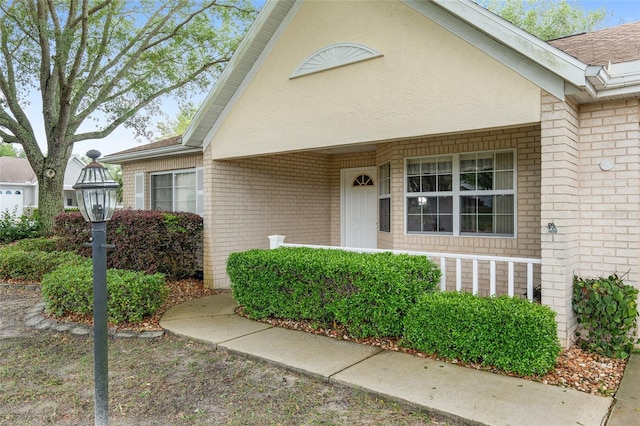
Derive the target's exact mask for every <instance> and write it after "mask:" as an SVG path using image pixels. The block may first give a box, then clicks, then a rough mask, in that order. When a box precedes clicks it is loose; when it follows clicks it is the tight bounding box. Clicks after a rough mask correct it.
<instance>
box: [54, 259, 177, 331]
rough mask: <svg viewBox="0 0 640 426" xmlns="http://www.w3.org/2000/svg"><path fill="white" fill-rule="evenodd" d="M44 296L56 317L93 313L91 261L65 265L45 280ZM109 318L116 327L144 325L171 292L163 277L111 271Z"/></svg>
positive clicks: (109, 278)
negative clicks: (121, 324)
mask: <svg viewBox="0 0 640 426" xmlns="http://www.w3.org/2000/svg"><path fill="white" fill-rule="evenodd" d="M41 291H42V296H43V298H44V301H45V304H46V310H47V312H49V313H51V314H53V315H58V316H60V315H64V314H65V313H69V312H73V313H77V314H84V315H88V314H92V313H93V266H92V262H91V260H89V259H86V260H84V261H83V262H81V263H80V264H75V265H63V266H60V267H59V268H58V269H56V270H55V271H53V272H51V273H50V274H47V275H45V276H44V277H43V278H42V284H41ZM107 292H108V299H107V315H108V318H109V321H110V322H112V323H115V324H118V323H123V322H140V321H142V318H143V317H144V316H146V315H151V314H153V313H154V312H156V311H157V310H158V309H159V308H160V307H161V306H162V304H163V303H164V301H165V299H166V297H167V295H168V293H169V288H168V286H167V284H166V282H165V279H164V276H163V275H162V274H153V275H146V274H144V273H142V272H136V271H125V270H118V269H108V270H107Z"/></svg>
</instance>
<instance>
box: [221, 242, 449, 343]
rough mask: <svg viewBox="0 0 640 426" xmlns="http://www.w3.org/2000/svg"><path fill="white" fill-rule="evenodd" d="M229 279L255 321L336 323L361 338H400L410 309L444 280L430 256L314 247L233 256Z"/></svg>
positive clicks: (255, 251) (238, 297) (230, 258)
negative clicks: (269, 319) (286, 319)
mask: <svg viewBox="0 0 640 426" xmlns="http://www.w3.org/2000/svg"><path fill="white" fill-rule="evenodd" d="M227 273H228V274H229V277H230V278H231V288H232V289H233V294H234V297H235V299H236V300H237V301H238V302H239V303H240V304H241V305H242V306H243V307H244V309H245V312H246V313H247V314H248V315H250V316H251V317H253V318H266V317H270V316H272V317H278V318H293V319H308V320H314V321H320V322H330V321H338V322H340V323H341V324H343V325H344V326H345V327H346V328H347V330H348V331H349V333H350V334H352V335H354V336H361V337H364V336H400V335H401V333H402V319H403V317H404V316H405V315H406V313H407V311H408V309H409V308H410V306H411V305H412V304H413V303H415V300H416V299H417V297H418V296H419V295H421V294H423V293H424V292H428V291H434V290H435V288H436V284H437V282H438V281H439V279H440V271H439V269H438V268H437V266H436V265H435V264H434V263H433V262H431V261H430V260H429V259H427V258H426V257H421V256H408V255H393V254H391V253H378V254H362V253H354V252H347V251H342V250H318V249H310V248H280V249H277V250H250V251H246V252H243V253H232V254H231V255H230V256H229V260H228V262H227Z"/></svg>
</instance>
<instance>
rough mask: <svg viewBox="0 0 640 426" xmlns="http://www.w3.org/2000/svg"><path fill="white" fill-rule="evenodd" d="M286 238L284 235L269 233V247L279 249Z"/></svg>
mask: <svg viewBox="0 0 640 426" xmlns="http://www.w3.org/2000/svg"><path fill="white" fill-rule="evenodd" d="M285 238H286V237H285V236H284V235H269V248H270V249H277V248H278V247H280V246H281V245H282V243H284V239H285Z"/></svg>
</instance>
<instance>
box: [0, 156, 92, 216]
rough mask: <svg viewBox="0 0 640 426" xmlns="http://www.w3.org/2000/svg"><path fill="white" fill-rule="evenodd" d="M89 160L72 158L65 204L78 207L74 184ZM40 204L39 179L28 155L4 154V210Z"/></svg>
mask: <svg viewBox="0 0 640 426" xmlns="http://www.w3.org/2000/svg"><path fill="white" fill-rule="evenodd" d="M84 167H85V164H84V162H83V161H82V160H80V159H79V158H78V157H76V156H72V157H71V158H69V161H68V162H67V169H66V170H65V173H64V193H63V194H62V197H63V200H64V205H65V207H76V206H77V203H76V196H75V192H74V190H73V185H74V184H75V183H76V181H77V180H78V176H80V171H81V170H82V169H83V168H84ZM36 207H38V179H37V178H36V175H35V173H34V172H33V169H32V168H31V165H30V164H29V160H27V159H26V158H14V157H0V211H8V212H9V213H13V212H16V214H17V215H18V216H20V215H22V214H23V213H24V210H25V209H27V208H36Z"/></svg>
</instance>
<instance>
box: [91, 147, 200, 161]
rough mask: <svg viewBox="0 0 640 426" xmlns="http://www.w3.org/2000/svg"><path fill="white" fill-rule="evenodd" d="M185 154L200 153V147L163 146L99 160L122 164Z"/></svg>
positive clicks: (113, 155) (108, 156)
mask: <svg viewBox="0 0 640 426" xmlns="http://www.w3.org/2000/svg"><path fill="white" fill-rule="evenodd" d="M187 154H202V148H200V147H187V146H183V145H173V146H165V147H163V148H156V149H149V150H146V151H136V152H129V153H124V154H112V155H107V156H105V157H103V158H101V159H100V162H102V163H108V164H124V163H130V162H132V161H140V160H149V159H152V158H160V157H169V156H175V155H187Z"/></svg>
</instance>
